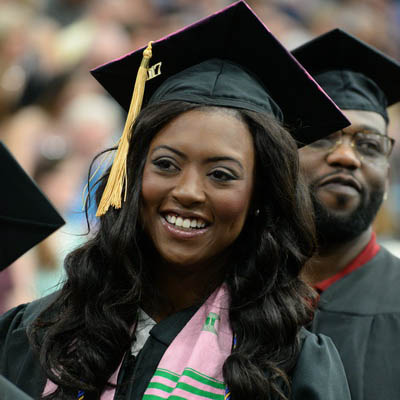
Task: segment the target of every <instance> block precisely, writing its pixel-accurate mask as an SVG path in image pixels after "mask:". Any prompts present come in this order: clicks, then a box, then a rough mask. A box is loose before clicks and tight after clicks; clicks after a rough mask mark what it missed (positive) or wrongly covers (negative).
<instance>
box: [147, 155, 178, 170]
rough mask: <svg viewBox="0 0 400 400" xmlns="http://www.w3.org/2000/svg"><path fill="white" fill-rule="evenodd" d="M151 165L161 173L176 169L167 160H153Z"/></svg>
mask: <svg viewBox="0 0 400 400" xmlns="http://www.w3.org/2000/svg"><path fill="white" fill-rule="evenodd" d="M153 165H155V166H156V167H157V168H158V169H160V170H162V171H176V170H177V169H178V167H177V166H176V165H175V164H174V163H173V162H172V161H171V160H169V159H167V158H160V159H157V160H154V161H153Z"/></svg>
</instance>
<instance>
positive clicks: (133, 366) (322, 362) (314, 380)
mask: <svg viewBox="0 0 400 400" xmlns="http://www.w3.org/2000/svg"><path fill="white" fill-rule="evenodd" d="M50 299H51V297H50ZM50 299H49V298H44V299H42V300H39V301H36V302H33V303H30V304H28V305H22V306H19V307H17V308H15V309H13V310H11V311H9V312H8V313H6V314H4V315H3V316H2V317H1V318H0V373H2V374H4V376H5V377H6V378H7V379H9V380H10V381H11V382H13V383H14V384H15V385H16V386H18V387H19V388H21V389H22V390H23V391H25V392H26V393H27V394H29V395H30V396H32V397H33V398H34V399H38V398H39V397H40V395H41V393H42V392H43V388H44V386H45V383H46V378H45V376H44V374H43V371H42V370H41V368H40V366H39V362H38V358H37V357H36V355H35V354H34V353H33V352H32V350H31V347H30V345H29V342H28V338H27V335H26V329H27V327H28V326H29V324H30V323H31V322H32V321H33V320H34V319H35V318H36V317H37V315H38V313H39V312H40V311H41V309H42V308H43V307H44V306H45V305H46V303H47V302H49V301H50ZM194 312H195V309H194V308H191V309H187V310H184V311H181V312H178V313H176V314H174V315H172V316H170V317H168V318H166V319H164V320H163V321H161V322H160V323H158V324H157V325H155V326H154V327H153V328H152V330H151V331H150V337H149V339H148V340H147V341H146V343H145V345H144V347H143V348H142V350H141V351H140V353H139V354H138V356H137V357H136V358H134V357H133V356H132V355H130V354H128V355H126V356H125V359H124V362H123V365H122V367H121V370H120V372H119V376H118V386H117V390H116V394H115V399H116V400H125V399H129V400H136V399H137V400H139V399H141V398H142V396H143V393H144V391H145V389H146V387H147V385H148V383H149V381H150V379H151V378H152V376H153V373H154V372H155V369H156V367H157V365H158V363H159V361H160V360H161V357H162V355H163V354H164V352H165V350H166V349H167V347H168V346H169V344H170V343H171V342H172V340H173V339H174V338H175V336H176V335H177V334H178V333H179V332H180V330H181V329H182V328H183V327H184V325H185V324H186V323H187V322H188V321H189V319H190V318H191V317H192V315H193V314H194ZM302 342H303V344H302V351H301V354H300V357H299V359H298V362H297V366H296V368H295V370H294V372H293V375H292V393H293V394H292V397H291V398H292V399H295V400H349V399H350V395H349V389H348V385H347V381H346V377H345V374H344V370H343V365H342V363H341V361H340V358H339V356H338V353H337V351H336V349H335V347H334V346H333V345H332V342H331V340H330V339H329V338H326V337H324V336H323V335H313V334H310V333H309V332H307V331H305V330H304V331H302Z"/></svg>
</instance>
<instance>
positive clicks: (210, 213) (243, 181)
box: [141, 109, 254, 267]
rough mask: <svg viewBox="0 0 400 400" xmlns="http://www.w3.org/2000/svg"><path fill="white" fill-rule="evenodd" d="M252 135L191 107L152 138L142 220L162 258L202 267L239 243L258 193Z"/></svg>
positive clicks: (233, 120)
mask: <svg viewBox="0 0 400 400" xmlns="http://www.w3.org/2000/svg"><path fill="white" fill-rule="evenodd" d="M253 170H254V147H253V140H252V136H251V133H250V132H249V130H248V128H247V126H246V125H245V123H244V122H241V121H240V120H239V119H238V118H237V117H235V116H234V115H233V112H231V111H226V110H225V111H224V110H214V109H212V110H203V111H200V110H193V111H188V112H186V113H183V114H181V115H180V116H178V117H177V118H175V119H174V120H172V121H171V122H170V123H168V124H167V125H166V126H165V127H164V128H163V129H162V130H161V131H160V132H159V133H158V134H157V135H156V136H155V138H154V139H153V140H152V142H151V144H150V149H149V153H148V156H147V159H146V164H145V167H144V172H143V185H142V212H141V218H142V221H143V224H144V227H145V230H146V232H147V234H148V235H149V236H150V238H151V239H152V241H153V243H154V246H155V248H156V249H157V250H158V253H159V254H160V255H161V257H162V258H163V259H164V260H165V261H166V262H167V263H169V264H171V265H174V266H179V267H182V266H202V265H203V266H204V265H205V263H207V262H208V261H210V260H211V259H213V258H214V257H216V256H218V255H221V254H222V252H223V251H224V250H225V249H226V248H227V247H228V246H229V245H230V244H231V243H233V242H234V240H235V239H236V238H237V237H238V235H239V233H240V232H241V230H242V228H243V225H244V223H245V220H246V216H247V212H248V210H249V205H250V201H251V195H252V189H253Z"/></svg>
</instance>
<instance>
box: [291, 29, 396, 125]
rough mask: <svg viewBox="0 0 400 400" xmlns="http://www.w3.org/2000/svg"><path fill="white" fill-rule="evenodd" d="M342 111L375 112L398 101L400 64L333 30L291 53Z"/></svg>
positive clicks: (339, 30)
mask: <svg viewBox="0 0 400 400" xmlns="http://www.w3.org/2000/svg"><path fill="white" fill-rule="evenodd" d="M292 54H293V55H294V56H295V57H296V58H297V60H298V61H299V62H300V63H301V64H302V65H304V67H305V68H307V70H308V71H309V72H310V74H311V75H313V76H314V77H315V79H316V80H317V82H318V83H319V84H320V85H321V86H322V87H323V89H324V90H325V91H326V92H327V93H328V95H329V96H330V97H331V98H332V99H333V100H334V101H335V103H336V104H337V105H338V106H339V107H340V108H342V109H354V110H365V111H374V112H377V113H379V114H381V115H382V116H383V117H384V118H385V119H386V121H388V117H387V111H386V107H387V106H390V105H391V104H394V103H396V102H398V101H399V100H400V63H399V62H398V61H396V60H394V59H393V58H391V57H389V56H387V55H385V54H384V53H382V52H381V51H379V50H377V49H376V48H374V47H372V46H370V45H369V44H367V43H365V42H363V41H362V40H360V39H358V38H356V37H354V36H352V35H350V34H349V33H347V32H345V31H343V30H341V29H334V30H332V31H329V32H327V33H325V34H323V35H321V36H318V37H317V38H315V39H313V40H311V41H309V42H307V43H306V44H304V45H302V46H300V47H298V48H297V49H295V50H293V51H292Z"/></svg>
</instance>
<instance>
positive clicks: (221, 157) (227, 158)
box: [151, 144, 244, 170]
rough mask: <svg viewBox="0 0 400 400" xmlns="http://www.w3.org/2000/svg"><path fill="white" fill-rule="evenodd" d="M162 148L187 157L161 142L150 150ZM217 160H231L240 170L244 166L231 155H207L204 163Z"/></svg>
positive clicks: (185, 156) (185, 157) (184, 157)
mask: <svg viewBox="0 0 400 400" xmlns="http://www.w3.org/2000/svg"><path fill="white" fill-rule="evenodd" d="M162 149H164V150H169V151H171V152H172V153H175V154H176V155H178V156H179V157H181V158H183V159H187V155H186V154H185V153H182V152H181V151H179V150H176V149H174V148H173V147H170V146H167V145H165V144H162V145H160V146H157V147H155V148H154V149H153V150H152V152H151V154H153V153H154V152H155V151H157V150H162ZM218 161H232V162H234V163H236V164H237V165H238V166H239V167H240V168H241V169H242V170H244V167H243V165H242V163H241V162H240V161H239V160H237V159H236V158H233V157H228V156H215V157H208V158H207V159H206V160H205V163H212V162H218Z"/></svg>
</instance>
